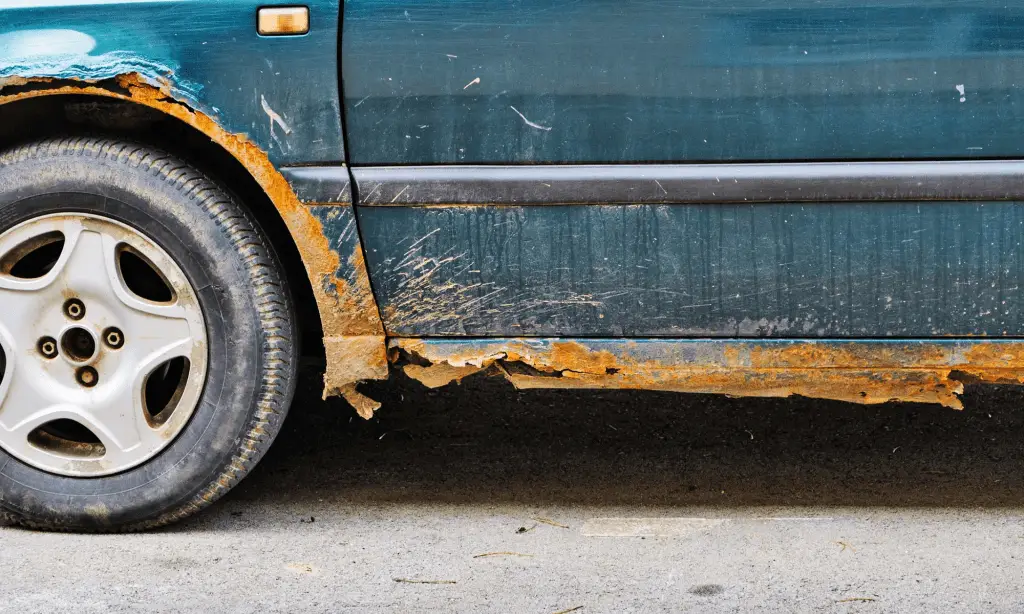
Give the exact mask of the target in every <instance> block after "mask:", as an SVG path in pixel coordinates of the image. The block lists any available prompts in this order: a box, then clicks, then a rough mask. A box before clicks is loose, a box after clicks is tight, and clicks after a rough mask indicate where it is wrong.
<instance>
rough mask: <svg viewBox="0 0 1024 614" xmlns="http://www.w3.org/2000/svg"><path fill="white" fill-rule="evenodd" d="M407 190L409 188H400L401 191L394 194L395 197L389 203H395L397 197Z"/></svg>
mask: <svg viewBox="0 0 1024 614" xmlns="http://www.w3.org/2000/svg"><path fill="white" fill-rule="evenodd" d="M408 189H409V186H405V187H404V188H402V191H401V192H399V193H398V194H395V197H394V198H392V199H391V202H395V201H396V200H398V197H399V196H401V195H402V194H405V191H406V190H408Z"/></svg>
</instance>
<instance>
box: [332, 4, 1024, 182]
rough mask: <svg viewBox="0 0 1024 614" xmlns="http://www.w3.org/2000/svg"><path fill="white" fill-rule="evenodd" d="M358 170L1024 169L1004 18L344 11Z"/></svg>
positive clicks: (636, 9) (992, 14)
mask: <svg viewBox="0 0 1024 614" xmlns="http://www.w3.org/2000/svg"><path fill="white" fill-rule="evenodd" d="M344 27H345V33H344V37H343V40H342V47H343V53H342V62H343V77H344V82H345V96H346V100H345V110H346V113H347V124H348V128H349V137H350V140H351V141H352V147H351V161H352V163H353V164H472V163H556V162H557V163H570V162H577V163H583V162H681V161H722V160H728V161H740V160H745V161H754V160H824V159H832V160H849V159H858V160H866V159H902V158H909V159H914V158H932V159H939V158H969V157H978V156H982V157H1000V156H1018V155H1020V143H1021V140H1022V138H1021V137H1022V128H1021V126H1024V121H1022V120H1024V93H1022V91H1021V89H1020V87H1019V86H1020V84H1021V83H1024V63H1022V61H1021V60H1022V53H1024V35H1022V32H1024V8H1022V7H1020V6H1018V5H1015V4H1014V3H1009V4H1007V3H1005V2H993V1H991V0H971V1H968V2H961V1H959V0H921V1H918V2H899V3H894V2H884V1H878V0H875V1H863V0H824V1H821V0H694V1H690V2H661V1H641V2H622V1H619V0H591V1H588V2H554V1H551V0H513V1H510V2H487V1H483V0H458V1H455V0H435V1H422V0H397V1H396V0H348V1H347V2H345V22H344Z"/></svg>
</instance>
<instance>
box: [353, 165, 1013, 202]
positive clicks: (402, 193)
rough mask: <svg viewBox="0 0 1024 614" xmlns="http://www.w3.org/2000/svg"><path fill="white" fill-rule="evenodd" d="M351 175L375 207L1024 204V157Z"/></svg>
mask: <svg viewBox="0 0 1024 614" xmlns="http://www.w3.org/2000/svg"><path fill="white" fill-rule="evenodd" d="M351 170H352V173H353V175H354V177H355V181H356V186H357V188H358V195H359V204H361V205H370V206H410V205H556V204H605V203H628V204H669V203H704V204H707V203H743V202H750V203H770V202H843V201H845V202H850V201H916V200H942V201H952V200H1024V160H998V161H984V160H983V161H977V160H972V161H934V162H804V163H756V164H745V163H744V164H739V163H737V164H633V165H561V166H549V165H544V166H454V165H453V166H384V167H361V168H353V169H351Z"/></svg>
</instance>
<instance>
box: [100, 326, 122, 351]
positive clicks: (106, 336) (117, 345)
mask: <svg viewBox="0 0 1024 614" xmlns="http://www.w3.org/2000/svg"><path fill="white" fill-rule="evenodd" d="M103 342H104V343H106V344H107V347H109V348H110V349H112V350H119V349H121V347H122V346H123V345H124V333H122V332H121V331H120V330H119V329H117V328H108V329H107V330H105V331H103Z"/></svg>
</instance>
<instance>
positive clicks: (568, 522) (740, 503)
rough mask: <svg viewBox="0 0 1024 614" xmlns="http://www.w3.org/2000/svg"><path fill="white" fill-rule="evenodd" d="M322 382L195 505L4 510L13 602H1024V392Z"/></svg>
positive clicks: (388, 605) (219, 607) (453, 606)
mask: <svg viewBox="0 0 1024 614" xmlns="http://www.w3.org/2000/svg"><path fill="white" fill-rule="evenodd" d="M313 383H315V380H314V377H313V375H308V376H307V382H306V384H305V385H304V386H303V388H304V392H303V393H302V395H301V397H300V399H299V400H298V401H297V403H296V405H295V408H294V409H293V413H292V417H291V418H290V419H289V421H288V423H287V425H286V429H285V433H284V434H283V435H282V436H281V438H280V439H279V440H278V444H277V445H276V446H275V448H274V449H273V450H272V451H271V453H270V455H269V456H268V457H267V459H266V460H265V461H264V462H263V464H262V465H261V466H260V467H259V468H258V469H257V470H256V471H255V472H254V473H253V475H252V476H250V478H249V479H248V480H247V481H246V482H245V483H244V484H243V485H242V486H241V487H240V488H239V489H238V490H237V491H236V492H235V493H233V495H232V496H229V497H228V498H227V499H226V500H224V501H223V502H221V503H220V504H218V505H217V506H215V507H214V508H213V509H212V510H210V511H209V512H207V513H206V514H204V515H202V516H201V517H199V518H197V519H195V520H192V521H190V522H187V523H185V524H183V525H180V526H177V527H174V528H172V529H167V530H164V531H161V532H157V533H152V534H146V535H127V536H75V535H49V534H42V533H34V532H30V531H24V530H16V529H0V611H4V612H18V613H19V614H20V613H23V612H34V611H71V610H74V611H75V612H76V613H77V612H120V611H130V610H133V611H137V610H147V611H188V612H196V611H216V612H218V613H224V612H300V611H312V612H339V611H344V612H383V611H394V612H516V613H518V612H524V613H534V612H536V613H548V614H550V613H553V612H558V611H567V610H570V609H571V608H577V607H580V608H582V609H579V610H576V611H578V612H580V613H581V614H587V613H593V612H718V611H740V612H746V611H766V612H928V613H932V612H939V611H941V612H960V611H963V612H969V611H973V612H981V611H983V612H1020V611H1022V610H1024V593H1022V592H1021V590H1020V588H1021V586H1024V471H1022V469H1024V448H1022V445H1021V443H1022V441H1024V412H1022V411H1021V407H1020V405H1021V400H1022V399H1024V391H1021V392H1015V391H1013V390H1012V389H1011V390H1006V389H1004V390H998V389H996V390H987V391H984V392H981V391H978V392H971V393H970V394H969V395H968V399H967V402H968V408H969V409H968V411H966V412H954V411H951V410H946V409H942V408H938V407H928V406H896V405H892V406H883V407H869V408H864V407H858V406H853V405H845V404H841V403H832V402H822V401H812V400H800V399H798V400H734V399H725V398H717V397H704V396H685V395H675V394H660V393H618V392H603V393H585V392H528V393H526V392H524V393H518V392H516V391H515V390H513V389H511V388H510V387H509V386H508V385H507V384H505V383H504V382H501V381H495V380H489V379H486V378H473V379H470V380H467V382H465V383H464V384H463V385H462V386H453V387H449V388H447V389H444V390H440V391H433V392H431V391H425V390H424V389H422V388H421V387H419V386H418V385H417V384H415V383H413V382H410V381H400V382H399V383H398V385H396V386H395V387H393V388H391V389H388V390H387V391H386V393H385V394H384V395H383V396H384V397H385V399H386V402H385V407H384V409H383V410H382V411H381V412H380V414H379V416H380V417H379V419H377V420H374V421H372V422H369V423H366V422H362V421H361V420H360V419H358V418H355V419H351V418H350V416H351V415H352V414H351V413H350V410H348V409H347V407H345V406H344V405H343V404H342V403H340V402H330V403H322V402H320V401H318V400H316V395H315V393H314V391H313V390H312V389H313V388H314V386H313ZM380 390H384V389H380ZM651 518H655V519H659V520H657V521H653V520H644V519H651ZM488 553H511V554H492V555H490V556H481V555H485V554H488Z"/></svg>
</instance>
